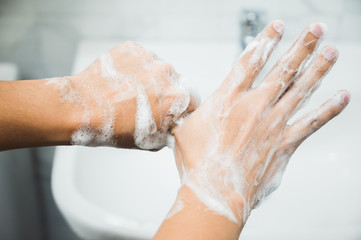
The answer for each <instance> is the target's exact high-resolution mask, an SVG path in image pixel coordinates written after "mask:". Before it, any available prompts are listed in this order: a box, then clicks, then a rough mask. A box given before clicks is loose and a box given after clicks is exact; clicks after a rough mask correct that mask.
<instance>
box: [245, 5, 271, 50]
mask: <svg viewBox="0 0 361 240" xmlns="http://www.w3.org/2000/svg"><path fill="white" fill-rule="evenodd" d="M264 15H265V13H264V12H263V11H260V10H248V9H247V10H243V11H242V18H241V45H242V48H243V49H244V48H245V47H246V46H247V44H249V43H250V42H252V41H253V39H254V38H255V37H256V36H257V34H258V33H259V32H260V31H261V30H262V29H263V27H264V26H265V22H264V19H263V16H264Z"/></svg>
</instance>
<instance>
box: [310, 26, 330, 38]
mask: <svg viewBox="0 0 361 240" xmlns="http://www.w3.org/2000/svg"><path fill="white" fill-rule="evenodd" d="M327 29H328V27H327V25H326V24H324V23H312V24H311V26H310V31H311V33H312V34H313V35H315V36H316V37H318V38H321V37H324V36H325V35H326V33H327Z"/></svg>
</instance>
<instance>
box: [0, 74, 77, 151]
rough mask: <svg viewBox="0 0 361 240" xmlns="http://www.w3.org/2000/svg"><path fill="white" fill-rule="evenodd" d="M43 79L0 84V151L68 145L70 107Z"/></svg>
mask: <svg viewBox="0 0 361 240" xmlns="http://www.w3.org/2000/svg"><path fill="white" fill-rule="evenodd" d="M46 83H47V79H40V80H26V81H1V82H0V150H8V149H14V148H22V147H36V146H49V145H65V144H70V141H71V134H72V132H73V131H74V129H75V128H76V127H77V125H79V123H78V120H79V116H77V111H74V105H73V104H71V103H69V102H65V101H59V92H58V91H59V90H58V89H56V88H55V87H54V86H53V85H52V84H46Z"/></svg>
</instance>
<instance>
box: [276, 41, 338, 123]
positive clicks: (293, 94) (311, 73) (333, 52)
mask: <svg viewBox="0 0 361 240" xmlns="http://www.w3.org/2000/svg"><path fill="white" fill-rule="evenodd" d="M337 56H338V51H337V49H335V48H333V47H330V46H325V47H324V48H322V50H321V54H319V55H318V56H317V57H316V58H315V59H314V60H313V61H312V63H311V64H310V65H309V67H307V69H306V70H305V72H303V73H302V74H301V76H300V77H299V79H298V80H297V81H296V82H295V83H294V84H293V85H292V86H291V87H290V88H289V89H288V90H287V92H286V93H285V94H284V95H283V96H282V97H281V98H280V99H279V101H278V102H277V104H276V106H275V107H276V109H277V108H278V110H279V111H282V112H284V113H285V114H286V115H287V116H288V117H291V116H292V115H293V114H294V113H295V112H296V111H297V110H298V109H299V108H300V107H301V106H302V105H303V104H304V103H305V101H306V100H307V99H308V98H309V97H310V96H311V95H312V94H313V92H314V91H316V90H317V88H318V87H319V86H320V84H321V81H322V79H323V77H324V76H325V75H326V74H327V72H328V71H329V70H330V69H331V67H332V66H333V64H334V63H335V62H336V60H337Z"/></svg>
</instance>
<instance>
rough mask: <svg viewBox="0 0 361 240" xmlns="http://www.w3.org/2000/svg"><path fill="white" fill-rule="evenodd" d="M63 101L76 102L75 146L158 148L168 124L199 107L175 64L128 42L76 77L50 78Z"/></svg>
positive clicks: (73, 138)
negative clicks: (176, 70) (173, 65)
mask: <svg viewBox="0 0 361 240" xmlns="http://www.w3.org/2000/svg"><path fill="white" fill-rule="evenodd" d="M53 84H56V86H57V87H58V88H59V90H60V95H61V96H60V97H61V101H63V102H69V103H71V104H73V105H74V106H75V109H76V110H75V113H74V116H76V118H77V121H78V127H77V129H76V131H75V132H74V133H73V134H72V143H73V144H76V145H88V146H89V145H90V146H101V145H110V146H117V147H128V148H132V147H138V148H143V149H160V148H162V147H163V146H165V145H166V141H167V134H168V131H169V129H170V128H171V127H172V126H173V125H174V124H175V122H176V121H177V120H178V119H179V118H180V117H181V116H183V115H184V114H186V113H188V112H190V111H193V110H194V109H195V107H196V106H195V105H196V104H195V100H194V98H193V97H191V96H190V94H189V93H188V91H186V89H184V88H183V87H182V86H181V85H180V82H179V75H178V74H177V73H176V72H175V71H174V69H173V67H172V66H171V65H170V64H168V63H165V62H163V61H162V60H160V59H159V58H158V57H157V56H156V55H155V54H154V53H153V52H150V51H148V50H145V49H144V48H143V47H141V46H140V45H138V44H136V43H134V42H126V43H124V44H121V45H120V46H118V47H116V48H113V49H111V50H110V51H109V52H107V53H106V54H104V55H103V56H101V57H100V58H98V59H97V60H95V61H94V62H93V63H92V64H91V65H90V66H89V67H88V68H87V69H85V70H84V71H83V72H81V73H80V74H77V75H75V76H72V77H65V78H54V79H49V81H48V85H53Z"/></svg>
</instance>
